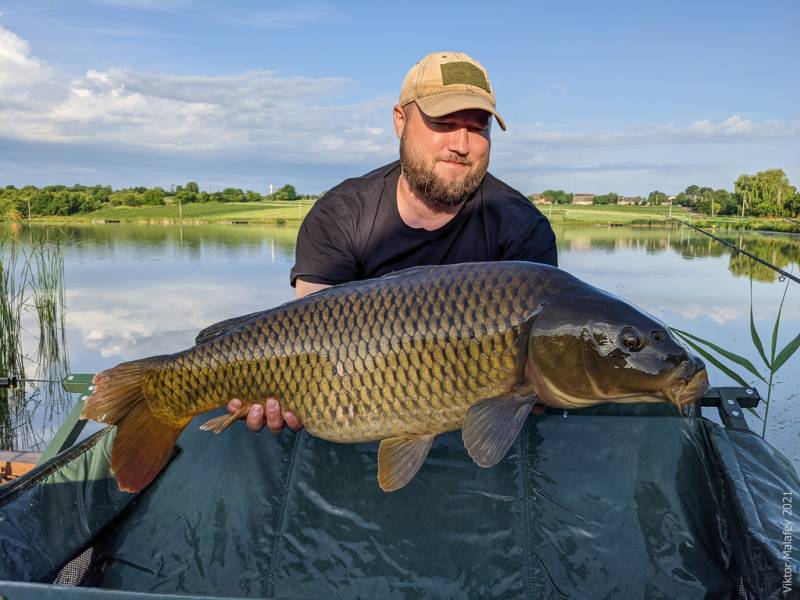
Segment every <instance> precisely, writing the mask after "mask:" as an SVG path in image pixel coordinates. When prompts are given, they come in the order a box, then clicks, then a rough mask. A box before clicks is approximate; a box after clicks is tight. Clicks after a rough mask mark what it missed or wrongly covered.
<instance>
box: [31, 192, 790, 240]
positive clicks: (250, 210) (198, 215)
mask: <svg viewBox="0 0 800 600" xmlns="http://www.w3.org/2000/svg"><path fill="white" fill-rule="evenodd" d="M313 205H314V202H313V201H309V200H298V201H293V202H230V203H223V202H208V203H203V204H185V205H183V207H182V208H181V213H179V209H178V206H177V205H174V204H172V205H168V206H135V207H134V206H115V207H110V208H103V209H101V210H98V211H95V212H92V213H86V214H80V215H72V216H69V217H35V218H34V219H33V221H35V222H38V223H177V222H178V221H180V220H181V218H182V221H183V223H184V224H194V223H219V224H238V223H243V224H266V225H283V224H294V225H297V224H299V223H300V221H302V220H303V218H304V217H305V216H306V214H308V211H309V210H310V209H311V207H312V206H313ZM538 208H539V210H541V211H542V212H543V213H544V214H545V216H547V217H548V218H549V219H550V220H551V221H552V222H553V223H554V224H557V223H564V224H580V225H629V226H658V225H660V224H662V223H664V222H665V221H666V220H667V218H668V216H669V215H670V207H669V206H617V205H607V206H595V205H588V206H577V205H572V204H561V205H546V204H545V205H539V206H538ZM181 215H182V217H181ZM671 215H672V217H674V218H678V219H682V220H685V221H688V222H690V223H692V224H693V225H696V226H698V227H704V228H710V229H735V230H745V229H747V230H756V231H776V232H783V233H800V221H799V220H794V221H793V220H789V219H784V218H780V217H779V218H756V217H745V218H741V217H736V216H725V217H715V218H713V219H712V218H710V217H709V216H708V215H702V214H697V213H691V212H689V211H687V210H686V209H684V208H682V207H679V206H674V207H672V211H671Z"/></svg>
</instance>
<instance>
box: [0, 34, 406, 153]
mask: <svg viewBox="0 0 800 600" xmlns="http://www.w3.org/2000/svg"><path fill="white" fill-rule="evenodd" d="M36 82H38V83H42V84H47V85H48V86H49V88H48V89H44V88H42V89H39V90H38V91H37V90H36V89H34V88H33V87H32V83H36ZM348 84H349V82H348V80H346V79H344V78H335V77H328V78H308V77H281V76H278V75H277V74H276V73H274V72H272V71H251V72H246V73H242V74H236V75H220V76H206V75H166V74H157V73H142V72H138V71H134V70H131V69H121V68H109V69H105V70H97V69H90V70H88V71H87V72H86V73H85V74H84V75H82V76H78V77H73V78H69V77H68V76H66V75H65V74H59V73H56V72H55V71H54V70H53V69H52V68H50V67H49V66H48V65H46V64H45V63H43V62H42V61H39V60H37V59H36V58H34V57H32V56H31V54H30V48H29V45H28V44H27V42H25V41H24V40H22V39H21V38H19V37H18V36H16V35H15V34H14V33H12V32H10V31H8V30H6V29H3V28H2V27H0V93H2V94H3V95H0V124H2V127H1V128H0V130H2V132H3V135H4V136H6V137H10V138H15V139H19V140H25V141H35V142H59V143H94V144H109V145H113V146H115V147H120V146H121V147H126V146H127V147H134V148H140V149H153V150H162V151H169V152H176V151H177V152H227V151H233V150H235V151H248V152H263V153H266V154H267V156H269V155H270V154H272V155H275V156H280V157H281V158H282V159H288V160H292V159H294V160H303V159H306V158H308V157H309V156H314V157H315V160H316V161H319V160H322V161H323V162H324V161H325V160H326V156H325V154H324V152H326V151H330V150H332V149H335V150H336V151H337V153H336V156H328V157H327V158H328V159H329V160H331V161H337V162H341V161H347V160H354V159H358V158H364V157H368V156H375V155H378V156H381V155H386V156H390V155H391V154H393V152H394V148H395V144H396V143H395V141H394V139H393V136H389V135H385V134H384V130H383V128H381V127H379V126H378V124H379V123H381V122H382V121H385V120H386V119H388V117H387V115H388V111H389V107H390V106H391V103H390V101H389V100H388V99H386V100H368V101H364V102H359V103H355V104H335V103H333V102H332V99H333V98H335V97H336V95H337V94H339V93H340V92H341V91H343V90H344V89H345V88H346V86H347V85H348ZM53 90H57V91H58V93H53ZM23 100H24V102H23ZM320 153H322V154H320Z"/></svg>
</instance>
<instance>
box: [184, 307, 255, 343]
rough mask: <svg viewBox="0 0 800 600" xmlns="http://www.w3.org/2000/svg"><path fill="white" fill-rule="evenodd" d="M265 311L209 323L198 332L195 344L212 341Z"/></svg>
mask: <svg viewBox="0 0 800 600" xmlns="http://www.w3.org/2000/svg"><path fill="white" fill-rule="evenodd" d="M263 312H264V311H261V310H260V311H258V312H254V313H250V314H249V315H242V316H241V317H233V318H232V319H226V320H225V321H220V322H219V323H214V324H213V325H209V326H208V327H206V328H205V329H203V330H202V331H201V332H200V333H198V334H197V337H196V338H194V343H195V345H200V344H205V343H206V342H210V341H211V340H213V339H214V338H216V337H219V336H220V335H222V334H225V333H228V332H229V331H232V330H234V329H236V328H237V327H238V326H239V325H241V324H242V323H246V322H247V321H249V320H250V319H253V318H255V317H257V316H258V315H260V314H261V313H263Z"/></svg>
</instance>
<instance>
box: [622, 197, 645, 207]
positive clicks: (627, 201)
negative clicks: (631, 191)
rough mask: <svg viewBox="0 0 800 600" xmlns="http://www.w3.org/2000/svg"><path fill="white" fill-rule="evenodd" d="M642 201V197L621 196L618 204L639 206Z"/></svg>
mask: <svg viewBox="0 0 800 600" xmlns="http://www.w3.org/2000/svg"><path fill="white" fill-rule="evenodd" d="M641 201H642V198H641V197H640V196H620V197H619V200H617V204H623V205H627V206H638V205H639V204H640V203H641Z"/></svg>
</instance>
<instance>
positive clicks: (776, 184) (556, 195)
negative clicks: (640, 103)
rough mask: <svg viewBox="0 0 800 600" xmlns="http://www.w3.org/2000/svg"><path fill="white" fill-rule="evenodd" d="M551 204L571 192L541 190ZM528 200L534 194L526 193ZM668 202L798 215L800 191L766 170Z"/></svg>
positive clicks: (606, 200) (656, 196)
mask: <svg viewBox="0 0 800 600" xmlns="http://www.w3.org/2000/svg"><path fill="white" fill-rule="evenodd" d="M539 196H541V197H542V198H544V199H545V200H547V201H548V202H551V203H552V204H570V203H571V202H572V200H573V197H574V195H573V194H570V193H567V192H565V191H564V190H545V191H544V192H542V193H541V194H539ZM528 197H529V198H531V199H532V200H533V199H534V197H535V196H534V195H531V196H528ZM622 198H623V197H622V196H620V195H619V194H617V193H614V192H609V193H608V194H600V195H597V196H594V198H592V203H593V204H600V205H602V204H618V203H619V202H620V200H622ZM628 201H629V202H633V203H634V204H641V205H650V206H659V205H662V204H667V203H669V201H670V196H668V195H667V194H666V193H664V192H662V191H659V190H656V191H653V192H650V194H648V195H647V197H646V198H645V197H642V196H634V197H631V198H628ZM672 202H673V203H674V204H677V205H679V206H685V207H687V208H691V209H693V210H696V211H698V212H701V213H705V214H708V215H711V216H716V215H740V216H754V217H797V216H800V193H799V192H798V191H797V188H796V187H795V186H793V185H792V184H791V183H790V182H789V178H788V177H787V176H786V173H784V172H783V170H782V169H768V170H766V171H759V172H758V173H756V174H754V175H741V176H740V177H739V178H738V179H737V180H736V182H735V183H734V186H733V192H730V191H728V190H726V189H717V190H715V189H713V188H710V187H700V186H698V185H690V186H688V187H687V188H686V189H685V190H684V191H682V192H681V193H679V194H678V195H676V196H675V197H674V198H673V200H672Z"/></svg>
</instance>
